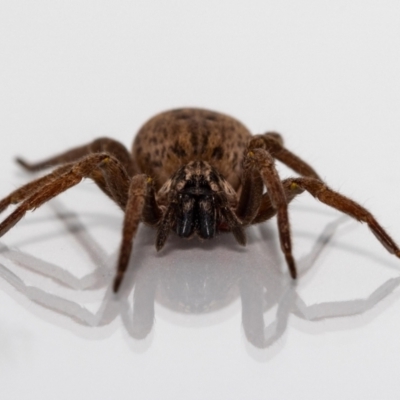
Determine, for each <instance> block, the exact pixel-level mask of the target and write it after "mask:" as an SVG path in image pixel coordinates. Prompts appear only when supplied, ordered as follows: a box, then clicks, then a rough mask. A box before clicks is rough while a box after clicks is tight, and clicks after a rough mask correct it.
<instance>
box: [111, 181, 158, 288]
mask: <svg viewBox="0 0 400 400" xmlns="http://www.w3.org/2000/svg"><path fill="white" fill-rule="evenodd" d="M161 218H162V211H161V209H160V208H159V207H158V205H157V201H156V198H155V190H154V186H153V182H152V179H151V178H149V177H148V176H147V175H144V174H142V175H135V176H134V177H133V178H132V180H131V183H130V187H129V192H128V201H127V203H126V207H125V217H124V224H123V229H122V241H121V246H120V250H119V258H118V264H117V273H116V275H115V278H114V284H113V290H114V292H118V289H119V287H120V285H121V282H122V279H123V277H124V275H125V271H126V269H127V267H128V263H129V258H130V255H131V252H132V246H133V239H134V237H135V235H136V232H137V230H138V227H139V223H140V222H141V221H143V222H145V223H147V224H148V225H152V226H156V225H158V223H159V222H160V220H161Z"/></svg>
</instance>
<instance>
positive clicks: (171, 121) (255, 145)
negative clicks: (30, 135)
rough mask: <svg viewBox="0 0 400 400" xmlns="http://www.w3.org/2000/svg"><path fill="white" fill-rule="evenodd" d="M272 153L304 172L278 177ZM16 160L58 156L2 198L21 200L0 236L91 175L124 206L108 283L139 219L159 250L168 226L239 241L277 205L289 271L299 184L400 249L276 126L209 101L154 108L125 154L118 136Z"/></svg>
mask: <svg viewBox="0 0 400 400" xmlns="http://www.w3.org/2000/svg"><path fill="white" fill-rule="evenodd" d="M275 159H277V160H279V161H281V162H283V163H284V164H286V165H287V166H289V167H290V168H291V169H293V170H294V171H295V172H297V173H298V174H300V175H302V177H300V178H289V179H285V180H283V181H281V180H280V178H279V175H278V173H277V171H276V169H275V165H274V160H275ZM18 161H19V163H20V164H21V165H22V166H24V167H25V168H27V169H28V170H31V171H34V170H39V169H42V168H45V167H50V166H54V165H59V164H62V165H61V166H60V167H58V168H57V169H55V170H54V171H53V172H52V173H50V174H48V175H45V176H44V177H42V178H39V179H37V180H35V181H33V182H31V183H28V184H26V185H24V186H22V187H21V188H19V189H17V190H16V191H14V192H13V193H11V194H10V195H9V196H7V197H6V198H4V199H3V200H2V201H1V202H0V212H1V211H3V210H4V209H5V208H6V207H7V206H9V205H10V204H18V203H21V204H20V206H19V207H18V208H17V209H16V210H15V211H13V212H12V213H11V214H10V215H9V216H8V217H7V218H6V219H5V220H4V221H3V222H2V223H1V224H0V236H1V235H3V234H4V233H6V232H7V231H8V230H9V229H10V228H11V227H12V226H14V225H15V224H16V223H17V222H18V221H19V220H20V219H21V218H22V217H23V216H24V214H25V213H26V211H28V210H33V209H35V208H37V207H39V206H41V205H42V204H43V203H45V202H46V201H48V200H50V199H51V198H53V197H55V196H57V195H58V194H60V193H62V192H63V191H65V190H67V189H69V188H70V187H72V186H74V185H76V184H77V183H79V182H80V181H81V180H82V179H83V178H91V179H93V180H94V182H95V183H96V184H97V185H98V186H99V187H100V189H101V190H103V192H104V193H106V194H107V195H108V196H109V197H110V198H111V199H112V200H114V201H115V202H116V203H117V204H118V205H119V206H120V207H121V208H122V209H123V210H124V212H125V219H124V226H123V235H122V243H121V248H120V254H119V260H118V266H117V268H118V270H117V274H116V277H115V280H114V291H117V290H118V288H119V286H120V284H121V281H122V278H123V276H124V273H125V270H126V268H127V265H128V261H129V257H130V253H131V249H132V241H133V238H134V236H135V234H136V231H137V228H138V225H139V222H144V223H146V224H148V225H151V226H154V227H157V229H158V231H157V235H156V248H157V250H160V249H161V248H162V247H163V246H164V244H165V241H166V239H167V237H168V234H169V232H170V231H171V230H174V231H175V232H176V233H177V234H178V236H180V237H185V238H188V237H191V236H192V235H193V234H197V235H198V236H199V237H200V238H202V239H209V238H213V237H214V236H215V235H216V234H217V233H218V232H222V231H228V232H232V233H233V235H234V237H235V238H236V240H237V242H238V243H239V244H242V245H244V244H245V242H246V236H245V233H244V228H245V227H246V226H248V225H250V224H255V223H259V222H263V221H266V220H267V219H269V218H271V217H272V216H274V215H275V214H277V219H278V228H279V236H280V243H281V248H282V251H283V253H284V255H285V258H286V262H287V265H288V267H289V271H290V274H291V276H292V277H293V278H295V277H296V266H295V262H294V259H293V256H292V248H291V236H290V227H289V218H288V212H287V205H288V203H289V202H290V201H291V200H292V199H293V198H294V197H295V196H297V195H298V194H300V193H302V192H303V191H304V190H306V191H308V192H309V193H311V194H312V195H313V196H314V197H316V198H317V199H319V200H320V201H322V202H323V203H326V204H328V205H330V206H332V207H334V208H336V209H338V210H340V211H342V212H344V213H346V214H348V215H350V216H351V217H353V218H355V219H357V220H359V221H361V222H366V223H367V224H368V226H369V228H370V229H371V230H372V232H373V233H374V234H375V236H376V237H377V238H378V240H379V241H380V242H381V243H382V244H383V245H384V246H385V247H386V249H387V250H388V251H389V252H391V253H394V254H395V255H396V256H397V257H400V249H399V248H398V247H397V245H396V244H395V243H394V241H393V240H392V239H391V237H390V236H389V235H388V234H387V233H386V232H385V230H384V229H383V228H382V227H381V226H380V225H379V224H378V222H377V221H376V220H375V219H374V217H373V216H372V215H371V214H370V213H369V212H368V211H367V210H366V209H365V208H363V207H361V206H360V205H359V204H357V203H355V202H354V201H352V200H350V199H348V198H346V197H344V196H342V195H341V194H339V193H337V192H334V191H333V190H331V189H329V188H328V187H327V186H326V185H325V184H324V183H323V182H322V181H321V180H320V178H319V177H318V175H317V174H316V172H315V171H314V170H313V169H312V168H311V167H310V166H309V165H308V164H306V163H305V162H304V161H302V160H301V159H300V158H298V157H297V156H296V155H294V154H293V153H291V152H290V151H289V150H287V149H286V148H285V147H284V146H283V141H282V139H281V137H280V135H279V134H277V133H266V134H264V135H255V136H252V135H251V134H250V132H249V131H248V130H247V129H246V128H245V127H244V126H243V125H242V124H241V123H240V122H238V121H237V120H235V119H233V118H231V117H228V116H226V115H222V114H219V113H215V112H212V111H206V110H200V109H180V110H173V111H168V112H165V113H162V114H159V115H157V116H155V117H154V118H152V119H151V120H150V121H148V122H147V123H146V124H145V125H144V126H143V127H142V128H141V130H140V131H139V133H138V135H137V137H136V139H135V142H134V145H133V150H132V156H131V155H130V154H129V152H128V151H127V150H126V148H125V147H124V146H123V145H122V144H120V143H119V142H117V141H115V140H112V139H106V138H101V139H97V140H95V141H94V142H92V143H90V144H89V145H86V146H82V147H78V148H75V149H73V150H70V151H67V152H65V153H63V154H60V155H58V156H56V157H53V158H50V159H48V160H45V161H43V162H40V163H36V164H28V163H26V162H25V161H23V160H20V159H19V160H18ZM264 185H265V186H266V188H267V192H266V193H264V194H263V188H264Z"/></svg>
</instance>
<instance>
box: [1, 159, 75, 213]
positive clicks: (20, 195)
mask: <svg viewBox="0 0 400 400" xmlns="http://www.w3.org/2000/svg"><path fill="white" fill-rule="evenodd" d="M71 166H72V164H66V165H63V166H62V167H60V168H57V169H56V170H54V171H53V172H51V173H50V174H48V175H45V176H43V177H41V178H39V179H35V180H34V181H32V182H29V183H27V184H26V185H23V186H21V187H20V188H18V189H16V190H14V191H13V192H12V193H10V194H9V195H8V196H7V197H5V198H4V199H2V200H0V213H1V212H3V211H4V210H5V209H6V208H7V207H8V206H10V205H11V204H18V203H20V202H21V201H23V200H25V199H26V198H28V197H29V196H31V195H32V194H33V193H35V192H36V191H38V190H39V189H40V188H42V187H43V186H45V185H46V184H48V183H49V182H51V181H53V180H54V179H56V178H57V177H59V176H61V175H63V174H64V173H65V172H67V171H68V170H69V169H71Z"/></svg>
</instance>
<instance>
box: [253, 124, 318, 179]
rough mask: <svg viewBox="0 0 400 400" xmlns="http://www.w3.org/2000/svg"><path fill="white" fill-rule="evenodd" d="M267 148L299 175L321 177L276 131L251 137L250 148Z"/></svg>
mask: <svg viewBox="0 0 400 400" xmlns="http://www.w3.org/2000/svg"><path fill="white" fill-rule="evenodd" d="M256 148H258V149H265V150H267V151H268V152H269V153H270V154H271V155H272V156H273V157H274V158H276V159H277V160H279V161H280V162H282V163H283V164H285V165H287V166H288V167H289V168H291V169H292V170H293V171H295V172H297V173H298V174H299V175H302V176H308V177H312V178H317V179H320V177H319V176H318V174H317V173H316V172H315V170H314V169H313V168H312V167H311V166H310V165H308V164H307V163H306V162H305V161H303V160H302V159H301V158H300V157H298V156H297V155H296V154H294V153H292V152H291V151H289V150H288V149H286V148H285V147H284V145H283V139H282V136H281V135H280V134H279V133H276V132H267V133H265V134H264V135H255V136H253V138H252V139H251V141H250V143H249V146H248V150H250V151H251V150H252V149H256Z"/></svg>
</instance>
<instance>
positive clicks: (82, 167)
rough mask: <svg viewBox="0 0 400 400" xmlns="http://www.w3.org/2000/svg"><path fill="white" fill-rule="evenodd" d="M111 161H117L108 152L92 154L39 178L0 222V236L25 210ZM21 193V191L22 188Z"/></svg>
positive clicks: (51, 196) (36, 205)
mask: <svg viewBox="0 0 400 400" xmlns="http://www.w3.org/2000/svg"><path fill="white" fill-rule="evenodd" d="M113 162H116V163H118V161H117V160H115V159H113V158H112V157H111V156H110V155H108V154H105V153H99V154H92V155H88V156H86V157H85V158H83V159H81V160H80V161H77V162H76V163H71V164H69V165H63V166H62V167H60V168H57V169H56V170H55V171H53V172H52V173H51V174H49V175H47V176H45V177H43V178H40V179H39V181H40V184H39V185H38V186H39V188H33V187H31V192H30V193H29V195H25V198H24V200H23V201H22V203H21V204H20V206H19V207H18V208H17V209H16V210H14V211H13V212H12V213H11V214H10V215H9V216H8V217H7V218H6V219H5V220H4V221H3V222H2V223H1V224H0V236H2V235H4V234H5V233H6V232H7V231H8V230H9V229H11V228H12V227H13V226H14V225H15V224H16V223H17V222H18V221H19V220H20V219H21V218H22V217H23V216H24V215H25V213H26V212H27V211H29V210H34V209H36V208H38V207H40V206H41V205H42V204H43V203H45V202H47V201H48V200H50V199H52V198H53V197H55V196H57V195H59V194H60V193H62V192H64V191H65V190H67V189H69V188H71V187H72V186H75V185H76V184H78V183H79V182H80V181H81V180H82V179H83V178H88V177H91V174H92V172H93V171H94V170H95V169H96V168H98V167H99V166H101V165H108V164H110V165H112V164H113ZM105 168H107V167H105ZM28 185H30V184H28ZM23 188H24V187H22V188H21V190H22V189H23ZM17 192H18V190H17ZM21 193H23V190H22V192H21ZM6 199H7V198H6Z"/></svg>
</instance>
